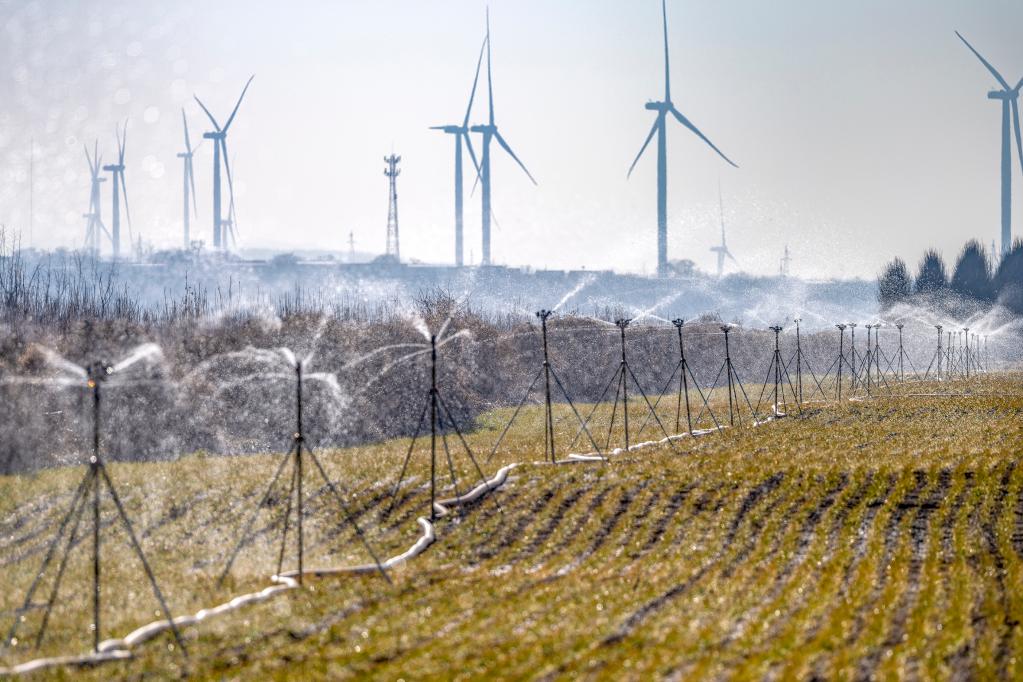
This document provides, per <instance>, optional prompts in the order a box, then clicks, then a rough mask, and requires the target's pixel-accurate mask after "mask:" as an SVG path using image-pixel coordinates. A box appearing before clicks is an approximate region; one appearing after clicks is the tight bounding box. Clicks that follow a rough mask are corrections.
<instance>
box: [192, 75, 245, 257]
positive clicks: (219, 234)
mask: <svg viewBox="0 0 1023 682" xmlns="http://www.w3.org/2000/svg"><path fill="white" fill-rule="evenodd" d="M255 77H256V76H255V74H253V75H252V76H250V77H249V80H248V81H247V82H246V83H245V87H244V88H243V89H242V94H241V95H240V96H239V97H238V103H237V104H235V105H234V110H232V111H231V115H230V116H229V117H228V118H227V123H225V124H224V127H223V128H221V127H220V124H219V123H217V119H215V118H213V114H211V113H210V110H209V109H207V108H206V105H205V104H203V103H202V100H200V99H199V98H198V97H195V101H196V102H198V103H199V106H200V107H202V110H203V111H204V112H205V113H206V116H207V117H209V119H210V123H212V124H213V128H214V130H213V132H210V133H203V138H204V139H207V140H213V248H215V249H220V248H224V249H226V248H227V241H228V239H231V240H232V241H235V237H236V232H235V216H234V181H233V180H232V179H231V162H230V161H229V160H228V156H227V131H228V130H230V128H231V124H232V123H233V122H234V117H235V115H236V114H237V113H238V107H240V106H241V105H242V100H243V99H245V93H246V92H248V89H249V85H250V84H251V83H252V79H253V78H255ZM221 154H223V156H224V170H225V171H227V187H228V192H229V193H230V204H229V207H228V217H227V218H224V216H223V214H222V213H221V204H222V200H221V193H220V156H221ZM225 226H226V227H227V228H228V229H227V231H225V230H224V227H225Z"/></svg>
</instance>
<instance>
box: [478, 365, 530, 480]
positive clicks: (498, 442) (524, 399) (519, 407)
mask: <svg viewBox="0 0 1023 682" xmlns="http://www.w3.org/2000/svg"><path fill="white" fill-rule="evenodd" d="M541 376H543V368H541V369H540V371H539V372H537V373H536V376H535V377H533V380H532V381H531V382H530V383H529V388H527V389H526V392H525V394H523V396H522V400H520V401H519V404H518V405H516V406H515V411H514V412H513V413H512V416H511V419H509V420H508V423H507V424H505V426H504V430H503V431H501V435H500V436H498V438H497V442H495V443H494V448H493V449H492V450H491V451H490V454H489V455H487V458H486V460H484V462H485V463H487V464H489V463H490V460H491V459H493V457H494V454H495V453H496V452H497V448H498V447H500V446H501V441H503V440H504V437H505V435H507V433H508V429H510V428H511V425H512V424H513V423H514V422H515V418H516V417H518V416H519V410H521V409H522V406H523V405H525V404H526V401H527V400H529V395H530V394H531V393H532V392H533V387H534V386H536V382H537V381H539V380H540V377H541Z"/></svg>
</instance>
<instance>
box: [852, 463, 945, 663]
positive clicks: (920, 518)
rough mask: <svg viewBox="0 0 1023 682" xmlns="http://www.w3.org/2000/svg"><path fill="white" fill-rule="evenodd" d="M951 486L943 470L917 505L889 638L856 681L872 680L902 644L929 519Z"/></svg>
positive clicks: (916, 590)
mask: <svg viewBox="0 0 1023 682" xmlns="http://www.w3.org/2000/svg"><path fill="white" fill-rule="evenodd" d="M951 485H952V473H951V472H950V471H949V470H948V469H942V470H941V471H940V472H939V474H938V482H937V484H935V486H934V487H933V488H932V489H931V493H930V495H928V497H927V499H926V500H925V501H923V502H921V503H919V504H918V505H916V508H915V509H916V512H915V513H914V514H913V518H912V519H911V520H910V524H909V537H910V546H911V548H912V552H911V554H910V557H909V571H908V574H907V576H906V588H905V589H904V590H903V592H902V594H901V595H899V599H898V602H897V603H896V604H895V606H894V609H893V610H892V620H891V625H890V626H889V628H888V635H887V636H886V637H885V640H884V642H882V643H881V645H880V646H877V647H874V649H873V650H872V651H870V652H869V653H868V655H867V656H865V657H864V658H862V659H861V660H860V662H859V666H858V668H857V676H858V677H861V678H863V679H872V678H873V676H874V672H875V671H876V669H877V666H878V664H879V663H880V661H881V657H882V656H883V655H884V653H885V651H886V650H890V649H891V648H892V647H894V646H897V645H898V644H900V643H901V642H902V638H903V635H904V634H905V632H906V621H907V620H908V619H909V613H910V610H911V609H912V607H913V604H915V603H916V599H917V596H918V595H919V593H920V573H921V571H922V570H923V565H924V559H925V556H926V553H927V549H928V548H927V535H928V531H929V530H930V522H931V521H930V520H931V516H932V515H933V514H934V512H936V511H937V510H938V508H939V507H940V505H941V502H942V500H943V499H944V498H945V494H946V493H947V492H948V489H949V488H950V487H951Z"/></svg>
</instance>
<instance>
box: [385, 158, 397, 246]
mask: <svg viewBox="0 0 1023 682" xmlns="http://www.w3.org/2000/svg"><path fill="white" fill-rule="evenodd" d="M384 163H386V164H387V168H385V169H384V175H386V176H387V180H388V184H389V190H388V193H387V252H386V253H387V255H388V256H393V257H394V260H396V261H400V260H401V251H400V250H399V248H398V176H399V175H401V170H399V169H398V164H399V163H401V157H400V156H395V155H394V154H391V155H390V156H385V157H384Z"/></svg>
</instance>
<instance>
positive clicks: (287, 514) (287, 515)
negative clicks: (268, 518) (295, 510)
mask: <svg viewBox="0 0 1023 682" xmlns="http://www.w3.org/2000/svg"><path fill="white" fill-rule="evenodd" d="M297 478H298V467H292V469H291V484H290V485H289V486H288V504H287V506H286V507H285V508H284V530H283V531H281V552H280V554H279V555H278V557H277V575H280V574H281V571H282V570H283V569H284V552H285V551H286V549H287V546H288V526H289V525H290V523H291V504H292V502H293V501H294V499H295V479H297Z"/></svg>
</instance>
